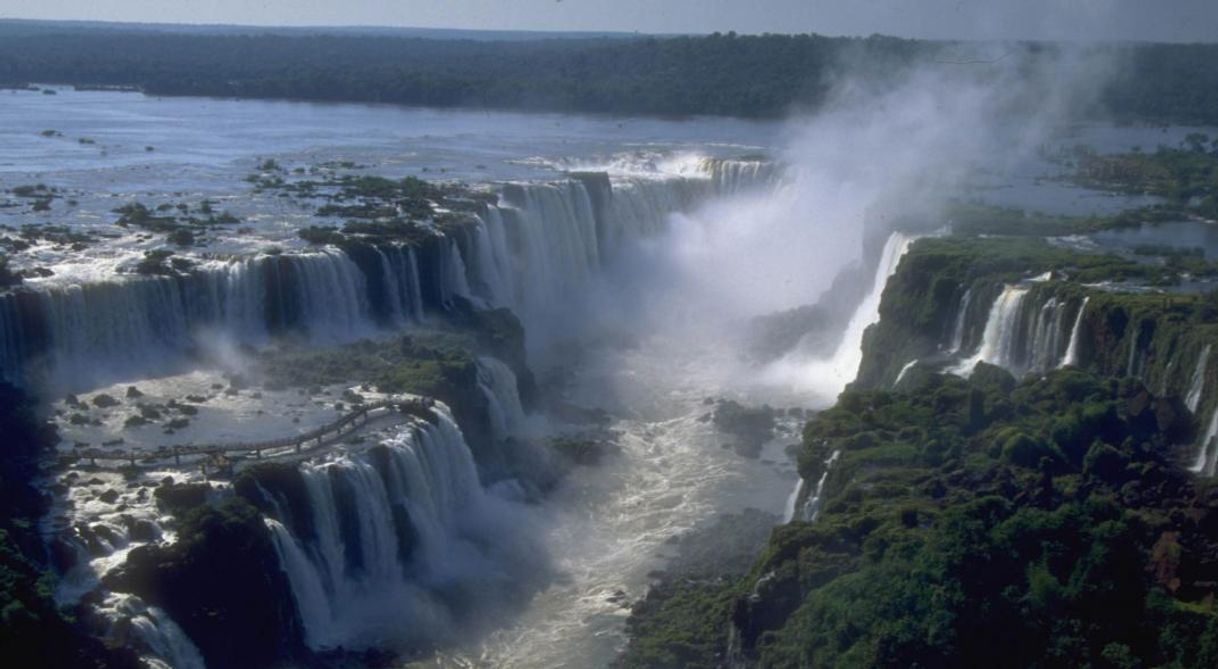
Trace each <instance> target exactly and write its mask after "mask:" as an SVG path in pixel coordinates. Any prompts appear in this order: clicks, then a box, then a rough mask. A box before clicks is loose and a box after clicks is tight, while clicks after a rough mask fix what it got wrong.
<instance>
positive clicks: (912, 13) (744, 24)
mask: <svg viewBox="0 0 1218 669" xmlns="http://www.w3.org/2000/svg"><path fill="white" fill-rule="evenodd" d="M0 16H3V17H9V18H42V19H95V20H107V21H142V22H169V23H242V24H260V25H348V26H349V25H380V26H385V25H388V26H414V27H431V28H479V29H495V30H593V31H641V32H668V33H672V32H686V33H706V32H713V31H716V30H719V31H728V30H736V31H738V32H749V33H755V32H785V33H790V32H817V33H822V34H830V35H868V34H871V33H885V34H890V35H902V36H907V37H953V38H977V39H984V38H1032V39H1086V40H1095V39H1141V40H1164V41H1216V40H1218V0H0Z"/></svg>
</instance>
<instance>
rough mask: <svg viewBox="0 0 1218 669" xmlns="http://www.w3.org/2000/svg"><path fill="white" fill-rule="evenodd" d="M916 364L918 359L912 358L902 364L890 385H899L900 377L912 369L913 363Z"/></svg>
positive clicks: (903, 376)
mask: <svg viewBox="0 0 1218 669" xmlns="http://www.w3.org/2000/svg"><path fill="white" fill-rule="evenodd" d="M916 364H918V359H917V358H914V359H913V360H910V361H909V362H907V363H905V364H904V365H902V366H901V371H899V372H897V380H896V381H893V382H892V385H894V386H895V385H899V384H900V383H901V379H903V378H905V375H906V374H908V373H909V370H911V369H913V367H914V365H916Z"/></svg>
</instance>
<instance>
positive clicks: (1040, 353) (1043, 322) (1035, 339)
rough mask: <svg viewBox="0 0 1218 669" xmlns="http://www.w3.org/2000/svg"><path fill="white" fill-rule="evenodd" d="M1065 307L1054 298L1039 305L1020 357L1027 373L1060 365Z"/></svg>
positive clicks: (1041, 371) (1044, 370) (1047, 369)
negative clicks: (1024, 348) (1025, 347)
mask: <svg viewBox="0 0 1218 669" xmlns="http://www.w3.org/2000/svg"><path fill="white" fill-rule="evenodd" d="M1067 306H1068V305H1067V303H1066V301H1065V300H1058V299H1057V298H1056V297H1050V298H1049V299H1048V300H1046V301H1045V303H1044V304H1043V305H1041V308H1040V310H1039V311H1038V312H1037V314H1036V319H1035V321H1034V322H1033V324H1032V333H1031V336H1030V337H1028V339H1027V349H1026V351H1025V352H1024V355H1023V356H1022V362H1023V365H1024V367H1025V368H1026V369H1027V371H1031V372H1037V373H1043V372H1047V371H1049V370H1050V369H1054V368H1056V367H1057V366H1058V365H1059V364H1060V362H1061V349H1062V344H1063V340H1062V335H1063V334H1064V333H1065V330H1064V321H1065V317H1066V308H1067ZM1067 345H1068V342H1067ZM1017 362H1018V361H1017Z"/></svg>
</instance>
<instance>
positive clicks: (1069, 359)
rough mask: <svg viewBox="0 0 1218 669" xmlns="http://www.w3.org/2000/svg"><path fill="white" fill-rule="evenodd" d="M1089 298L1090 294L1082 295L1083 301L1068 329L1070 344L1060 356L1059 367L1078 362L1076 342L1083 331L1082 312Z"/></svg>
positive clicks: (1085, 308) (1085, 309)
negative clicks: (1071, 325) (1071, 326)
mask: <svg viewBox="0 0 1218 669" xmlns="http://www.w3.org/2000/svg"><path fill="white" fill-rule="evenodd" d="M1090 299H1091V297H1090V296H1087V297H1084V298H1083V303H1082V304H1080V305H1079V307H1078V315H1077V316H1075V317H1074V327H1073V328H1071V329H1070V344H1069V345H1068V346H1067V347H1066V354H1065V355H1064V356H1062V361H1061V364H1060V365H1058V366H1059V367H1065V366H1066V365H1077V364H1078V342H1079V339H1080V338H1081V337H1082V332H1083V313H1084V312H1085V311H1087V302H1088V300H1090Z"/></svg>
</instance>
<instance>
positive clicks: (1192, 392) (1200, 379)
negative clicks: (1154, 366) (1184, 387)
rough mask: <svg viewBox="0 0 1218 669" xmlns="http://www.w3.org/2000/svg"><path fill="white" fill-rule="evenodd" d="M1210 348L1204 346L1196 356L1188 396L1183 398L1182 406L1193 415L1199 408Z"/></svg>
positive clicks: (1207, 345)
mask: <svg viewBox="0 0 1218 669" xmlns="http://www.w3.org/2000/svg"><path fill="white" fill-rule="evenodd" d="M1211 347H1212V346H1211V345H1210V344H1206V345H1205V348H1203V349H1201V355H1199V356H1197V366H1196V367H1195V368H1193V378H1192V380H1191V381H1190V382H1189V385H1188V394H1187V395H1185V396H1184V405H1185V406H1187V407H1188V410H1189V411H1191V412H1193V413H1197V408H1198V407H1199V406H1201V393H1202V392H1204V390H1205V368H1206V366H1207V365H1209V359H1210V349H1211Z"/></svg>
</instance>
